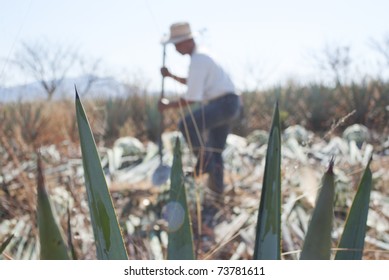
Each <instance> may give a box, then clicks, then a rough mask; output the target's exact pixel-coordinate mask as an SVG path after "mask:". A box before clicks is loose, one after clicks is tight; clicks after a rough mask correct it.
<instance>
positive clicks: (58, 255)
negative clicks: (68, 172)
mask: <svg viewBox="0 0 389 280" xmlns="http://www.w3.org/2000/svg"><path fill="white" fill-rule="evenodd" d="M37 165H38V171H37V172H38V174H37V185H38V202H37V216H38V228H39V240H40V245H41V250H40V258H41V259H42V260H69V259H70V258H69V254H68V249H67V247H66V243H65V239H64V237H63V236H64V234H63V232H62V229H61V228H60V227H59V224H58V222H57V218H56V214H55V213H54V211H53V208H52V206H51V203H50V199H49V195H48V194H47V191H46V187H45V179H44V176H43V172H42V161H41V158H40V155H39V154H38V164H37Z"/></svg>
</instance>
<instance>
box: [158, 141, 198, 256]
mask: <svg viewBox="0 0 389 280" xmlns="http://www.w3.org/2000/svg"><path fill="white" fill-rule="evenodd" d="M163 212H164V216H165V218H166V219H167V221H168V229H169V232H168V252H167V259H168V260H194V259H195V256H194V248H193V235H192V228H191V221H190V215H189V211H188V205H187V201H186V191H185V184H184V173H183V170H182V161H181V148H180V141H179V138H177V139H176V144H175V147H174V158H173V166H172V171H171V175H170V192H169V202H168V203H167V204H166V205H165V206H164V209H163Z"/></svg>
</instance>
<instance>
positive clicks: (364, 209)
mask: <svg viewBox="0 0 389 280" xmlns="http://www.w3.org/2000/svg"><path fill="white" fill-rule="evenodd" d="M370 162H371V160H370V161H369V163H368V164H367V166H366V169H365V172H364V173H363V176H362V179H361V182H360V183H359V186H358V190H357V193H356V195H355V198H354V201H353V204H352V205H351V208H350V211H349V213H348V216H347V219H346V224H345V227H344V230H343V234H342V237H341V239H340V242H339V245H338V249H340V250H339V251H337V253H336V256H335V259H336V260H361V259H362V255H363V247H364V244H365V234H366V222H367V215H368V212H369V201H370V192H371V189H372V184H373V183H372V174H371V171H370Z"/></svg>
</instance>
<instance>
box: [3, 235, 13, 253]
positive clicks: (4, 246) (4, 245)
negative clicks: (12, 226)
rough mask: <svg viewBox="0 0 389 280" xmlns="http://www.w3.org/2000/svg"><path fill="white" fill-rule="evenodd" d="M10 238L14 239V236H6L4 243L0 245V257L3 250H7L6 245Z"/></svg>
mask: <svg viewBox="0 0 389 280" xmlns="http://www.w3.org/2000/svg"><path fill="white" fill-rule="evenodd" d="M12 238H14V235H13V234H11V235H10V236H8V237H7V238H6V239H5V240H4V242H2V243H1V244H0V255H1V254H2V253H3V252H4V250H5V248H7V246H8V244H9V243H10V242H11V240H12Z"/></svg>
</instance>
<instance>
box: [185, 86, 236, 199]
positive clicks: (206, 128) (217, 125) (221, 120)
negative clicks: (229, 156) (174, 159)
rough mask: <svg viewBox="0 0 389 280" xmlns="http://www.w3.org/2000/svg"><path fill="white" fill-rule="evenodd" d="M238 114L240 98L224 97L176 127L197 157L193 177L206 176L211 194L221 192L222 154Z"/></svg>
mask: <svg viewBox="0 0 389 280" xmlns="http://www.w3.org/2000/svg"><path fill="white" fill-rule="evenodd" d="M240 110H241V102H240V97H239V96H238V95H236V94H227V95H224V96H222V97H219V98H217V99H214V100H211V101H210V102H209V103H207V104H206V105H203V106H201V107H200V108H198V109H196V110H194V111H193V112H190V113H188V114H187V115H186V116H185V117H184V118H183V119H182V120H180V122H179V125H178V127H179V130H180V131H181V133H182V134H183V135H184V137H185V139H186V141H187V143H188V144H189V145H191V147H192V149H193V152H194V154H195V156H196V157H197V164H196V168H195V174H202V173H209V175H210V179H211V180H212V181H213V185H214V186H213V187H214V189H213V190H214V191H217V192H219V193H221V192H223V189H224V181H223V180H224V179H223V177H224V166H223V158H222V152H223V150H224V148H225V145H226V140H227V136H228V133H229V132H230V130H231V125H232V122H233V121H234V120H236V119H237V118H238V117H239V115H240Z"/></svg>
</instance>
